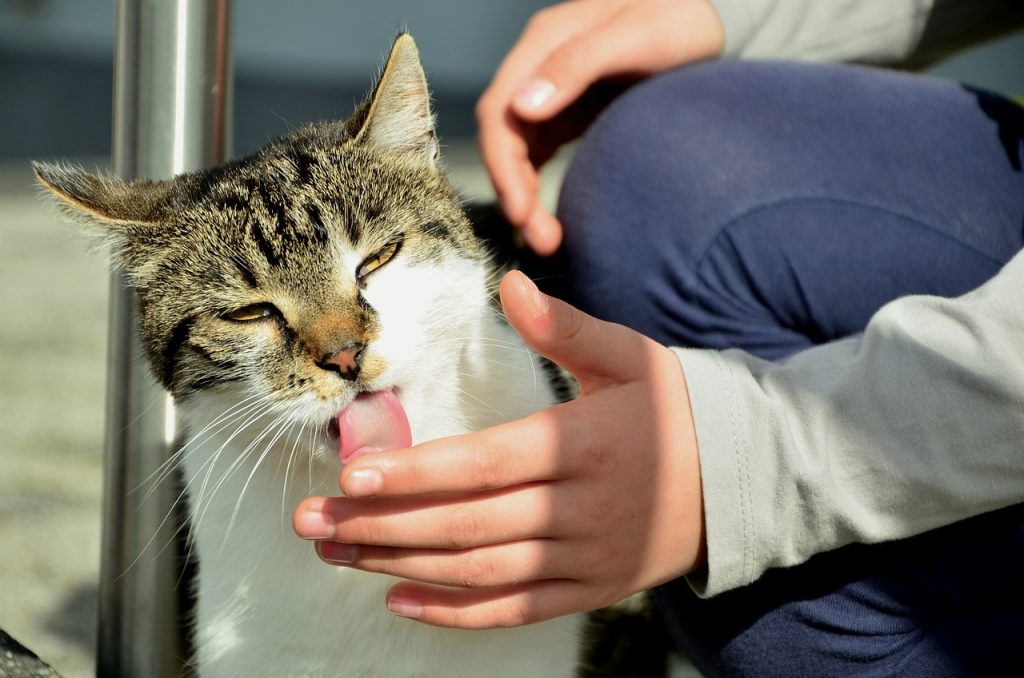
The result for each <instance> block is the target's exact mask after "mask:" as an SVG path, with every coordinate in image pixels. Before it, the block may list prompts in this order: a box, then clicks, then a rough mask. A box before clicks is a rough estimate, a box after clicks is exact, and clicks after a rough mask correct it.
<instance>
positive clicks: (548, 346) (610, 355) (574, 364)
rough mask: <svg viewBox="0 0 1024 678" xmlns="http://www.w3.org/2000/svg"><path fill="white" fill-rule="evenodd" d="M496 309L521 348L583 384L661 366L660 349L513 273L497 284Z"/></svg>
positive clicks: (637, 374)
mask: <svg viewBox="0 0 1024 678" xmlns="http://www.w3.org/2000/svg"><path fill="white" fill-rule="evenodd" d="M501 305H502V308H503V309H504V311H505V316H506V317H507V318H508V321H509V323H510V324H511V325H512V327H513V328H514V329H515V330H516V332H518V333H519V336H521V337H522V338H523V341H525V342H526V344H527V346H529V347H530V348H531V349H533V350H534V351H536V352H537V353H539V354H541V355H543V356H546V357H547V358H550V359H551V360H553V361H554V362H556V363H558V364H559V365H561V366H562V367H563V368H564V369H566V370H568V371H569V372H571V373H572V374H573V375H574V376H575V377H576V378H577V379H579V380H580V382H581V385H582V386H584V387H586V386H587V384H586V383H584V382H594V381H598V382H616V383H621V382H628V381H635V380H637V379H642V378H644V377H646V376H648V375H649V373H650V372H651V371H652V370H653V369H655V368H654V366H655V365H660V364H662V363H663V361H664V355H663V354H665V353H666V349H665V348H664V347H663V346H661V345H660V344H658V343H657V342H655V341H653V340H651V339H648V338H647V337H645V336H643V335H642V334H640V333H638V332H634V331H633V330H631V329H629V328H627V327H625V326H623V325H618V324H616V323H609V322H605V321H603V320H598V319H597V318H594V317H593V316H590V315H587V314H586V313H584V312H583V311H580V310H579V309H577V308H575V307H573V306H571V305H569V304H567V303H565V302H564V301H561V300H559V299H555V298H554V297H549V296H547V295H546V294H544V293H543V292H541V291H540V290H538V289H537V286H536V285H534V284H533V281H531V280H530V279H529V278H527V277H526V276H525V275H523V274H522V273H521V272H519V271H510V272H509V273H507V274H506V275H505V277H504V278H503V279H502V281H501Z"/></svg>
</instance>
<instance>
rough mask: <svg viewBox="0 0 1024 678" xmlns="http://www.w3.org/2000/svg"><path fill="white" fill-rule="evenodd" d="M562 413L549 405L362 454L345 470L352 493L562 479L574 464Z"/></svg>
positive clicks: (467, 488)
mask: <svg viewBox="0 0 1024 678" xmlns="http://www.w3.org/2000/svg"><path fill="white" fill-rule="evenodd" d="M557 417H558V414H556V413H554V412H552V411H550V410H547V411H543V412H538V413H536V414H534V415H531V416H529V417H527V418H525V419H519V420H516V421H512V422H508V423H505V424H499V425H498V426H494V427H492V428H488V429H485V430H483V431H480V432H478V433H473V434H469V435H462V436H453V437H450V438H441V439H438V440H432V441H428V442H425V443H422V444H420V445H417V446H416V447H414V448H411V449H405V450H385V451H382V452H378V453H375V454H368V455H364V456H362V457H358V458H357V459H355V460H353V461H352V462H351V463H349V464H347V465H346V466H345V468H344V469H343V470H342V472H341V478H340V485H341V490H342V492H344V493H345V494H346V495H347V496H349V497H367V496H378V497H401V496H404V495H418V496H422V495H430V494H438V493H456V492H477V491H481V490H496V489H500V488H507V487H513V486H516V485H520V484H522V483H531V482H539V481H551V480H558V479H560V478H564V477H566V475H567V474H568V473H571V472H572V471H573V468H572V467H571V466H570V465H569V464H568V460H567V459H565V458H564V456H561V455H553V454H545V452H546V451H548V450H553V449H557V448H558V447H559V446H560V445H561V440H560V438H559V436H560V435H562V433H561V431H562V428H561V427H560V426H559V424H558V422H557V421H555V419H556V418H557Z"/></svg>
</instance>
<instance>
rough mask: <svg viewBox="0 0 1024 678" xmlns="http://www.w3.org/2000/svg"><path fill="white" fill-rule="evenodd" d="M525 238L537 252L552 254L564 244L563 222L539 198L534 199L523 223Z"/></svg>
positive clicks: (542, 254) (543, 254)
mask: <svg viewBox="0 0 1024 678" xmlns="http://www.w3.org/2000/svg"><path fill="white" fill-rule="evenodd" d="M523 239H524V240H526V244H527V245H529V246H530V249H532V250H533V251H534V252H536V253H537V254H539V255H541V256H549V255H552V254H554V253H555V251H556V250H557V249H558V247H559V245H561V244H562V223H561V222H560V221H558V219H556V218H555V217H554V215H552V214H551V212H548V210H547V208H546V207H544V205H543V204H542V203H541V202H540V201H539V200H537V201H534V202H533V209H532V210H531V212H530V216H529V217H528V218H527V220H526V221H525V222H524V224H523Z"/></svg>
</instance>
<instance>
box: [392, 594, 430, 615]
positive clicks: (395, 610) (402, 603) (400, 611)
mask: <svg viewBox="0 0 1024 678" xmlns="http://www.w3.org/2000/svg"><path fill="white" fill-rule="evenodd" d="M388 609H389V610H391V612H392V614H397V615H398V616H399V617H410V618H412V619H418V618H419V616H420V615H421V614H423V603H421V602H420V601H418V600H416V599H415V598H406V597H405V596H392V597H391V598H388Z"/></svg>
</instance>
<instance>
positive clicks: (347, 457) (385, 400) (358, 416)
mask: <svg viewBox="0 0 1024 678" xmlns="http://www.w3.org/2000/svg"><path fill="white" fill-rule="evenodd" d="M327 437H328V440H329V441H330V442H331V444H332V445H333V444H337V446H338V458H339V459H340V460H341V463H342V464H345V463H348V462H350V461H352V460H353V459H355V458H356V457H359V456H362V455H364V454H370V453H372V452H380V451H381V450H387V449H391V448H395V447H409V446H410V445H412V431H411V430H410V428H409V418H408V416H406V414H405V408H404V407H402V402H401V400H400V399H399V397H398V394H397V393H396V391H395V390H394V389H391V390H387V391H367V392H364V393H360V394H359V395H358V396H356V399H355V400H353V401H352V402H351V403H350V404H349V405H348V407H346V408H345V409H343V410H342V411H341V412H339V413H338V414H337V415H336V416H334V417H332V418H331V419H330V421H328V422H327Z"/></svg>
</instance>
